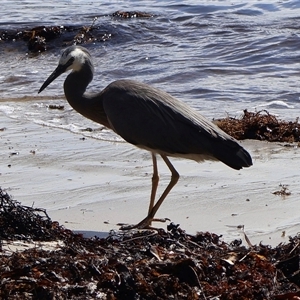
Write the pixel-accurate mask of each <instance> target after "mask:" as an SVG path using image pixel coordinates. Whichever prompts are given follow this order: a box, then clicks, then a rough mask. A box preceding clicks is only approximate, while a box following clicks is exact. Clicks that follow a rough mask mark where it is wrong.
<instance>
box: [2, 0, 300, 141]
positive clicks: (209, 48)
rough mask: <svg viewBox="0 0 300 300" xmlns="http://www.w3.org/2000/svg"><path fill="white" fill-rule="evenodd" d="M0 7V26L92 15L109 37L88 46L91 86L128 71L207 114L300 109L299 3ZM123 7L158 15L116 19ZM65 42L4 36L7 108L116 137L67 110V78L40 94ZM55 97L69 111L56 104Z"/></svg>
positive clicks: (75, 22)
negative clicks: (33, 47) (35, 48)
mask: <svg viewBox="0 0 300 300" xmlns="http://www.w3.org/2000/svg"><path fill="white" fill-rule="evenodd" d="M1 4H2V9H1V11H0V33H1V32H5V31H7V30H31V29H32V28H34V27H36V26H43V25H46V26H75V27H76V26H77V27H78V28H82V27H83V26H90V25H91V24H92V23H93V21H94V20H95V23H94V28H95V32H96V31H97V32H98V33H103V34H107V35H109V36H110V38H109V39H108V40H106V41H105V42H103V41H94V42H91V43H88V44H86V45H84V46H85V47H87V48H88V49H89V51H90V52H91V55H92V57H93V60H94V65H95V76H94V80H93V82H92V83H91V84H90V86H89V88H88V91H89V92H93V91H94V92H97V91H100V90H101V89H102V88H104V87H105V86H106V85H107V84H109V83H110V82H111V81H113V80H116V79H121V78H128V79H135V80H139V81H142V82H145V83H148V84H151V85H153V86H156V87H158V88H161V89H163V90H165V91H167V92H169V93H171V94H172V95H173V96H175V97H177V98H179V99H181V100H182V101H184V102H186V103H188V104H190V105H191V106H193V107H195V108H196V109H197V110H199V111H200V112H201V113H202V114H203V115H205V116H206V117H208V118H209V119H213V118H221V117H226V116H227V115H230V116H235V117H238V116H240V115H241V114H242V111H243V109H248V110H252V111H253V110H262V109H267V110H268V111H270V112H271V113H274V114H277V115H278V116H279V117H280V118H282V119H288V120H294V119H295V118H296V117H298V116H299V108H300V105H299V96H300V85H299V74H300V73H299V70H300V38H299V33H300V25H299V24H300V22H299V21H300V2H299V1H200V4H199V1H192V0H191V1H182V2H180V3H179V2H178V1H134V0H130V1H114V0H112V1H109V2H105V1H83V0H81V1H71V0H65V1H48V2H47V3H45V4H44V3H41V2H40V1H36V0H30V1H7V0H6V1H2V2H1ZM117 10H121V11H140V12H146V13H149V14H151V15H152V17H150V18H130V19H121V18H117V17H113V16H112V14H113V13H114V12H115V11H117ZM95 18H96V19H95ZM75 34H76V33H74V35H75ZM69 39H70V41H72V36H69ZM70 41H67V42H70ZM67 42H65V43H64V41H60V42H59V43H56V44H54V45H53V44H52V46H50V47H48V49H47V51H46V52H43V53H40V54H35V55H32V54H31V53H29V52H28V49H27V43H26V42H24V41H15V42H12V41H9V42H6V41H1V42H0V66H1V74H0V83H1V84H0V113H1V114H4V115H6V116H9V117H11V118H15V119H17V120H19V121H20V122H22V120H30V121H31V122H34V123H37V124H40V125H42V126H49V127H53V128H57V129H65V130H69V131H71V132H75V133H76V132H80V133H81V134H85V135H92V136H94V137H96V138H99V139H105V140H118V139H119V138H118V137H117V136H116V135H114V134H113V133H112V132H110V131H107V130H105V129H104V130H103V127H102V126H101V125H99V124H95V123H93V122H90V121H89V120H86V119H84V118H83V117H82V116H80V115H79V114H77V113H76V112H75V111H73V110H72V109H71V108H70V106H69V105H68V104H67V102H66V101H65V100H64V96H63V88H62V85H63V80H64V78H65V76H61V77H60V78H59V79H57V80H56V81H54V82H53V83H52V84H51V85H50V86H49V87H48V88H47V89H46V90H45V91H43V92H42V93H41V94H40V95H38V94H37V91H38V90H39V88H40V86H41V85H42V83H43V82H44V80H45V79H46V78H47V77H48V76H49V75H50V73H51V72H52V71H53V70H54V69H55V67H56V65H57V63H58V60H59V56H60V54H61V52H62V50H63V49H64V48H65V47H66V44H67ZM51 104H59V105H64V107H65V109H64V110H52V109H49V105H51ZM1 127H5V124H1ZM87 128H88V129H92V130H85V129H87Z"/></svg>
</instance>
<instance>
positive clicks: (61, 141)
mask: <svg viewBox="0 0 300 300" xmlns="http://www.w3.org/2000/svg"><path fill="white" fill-rule="evenodd" d="M0 124H1V126H0V127H1V128H5V129H3V131H1V133H0V138H1V143H0V152H1V157H2V161H1V171H0V173H1V175H0V178H1V187H2V189H3V190H6V191H7V192H8V193H9V194H10V195H11V196H12V197H13V198H14V199H15V200H18V201H20V202H21V203H22V204H23V205H28V206H31V205H33V206H34V207H41V208H45V209H46V210H47V212H48V214H49V216H50V217H51V218H52V220H56V221H58V222H59V223H60V224H62V225H64V226H66V227H67V228H69V229H72V230H74V231H76V232H82V233H84V234H85V235H86V236H93V235H97V236H101V237H103V236H105V235H107V233H108V232H109V231H110V230H118V228H119V226H117V223H129V224H135V223H137V222H139V221H140V220H141V219H142V218H144V217H145V215H146V212H147V209H148V202H149V194H150V188H151V176H152V165H151V157H150V155H149V153H147V152H145V151H142V150H139V149H136V148H135V147H133V146H132V145H130V144H127V143H123V142H116V143H113V142H105V141H100V140H96V139H93V138H83V136H82V135H80V134H73V133H70V132H69V131H65V130H61V129H55V128H48V127H43V126H40V125H37V124H34V123H30V122H28V123H25V121H22V122H20V121H18V120H14V119H11V118H8V117H6V116H4V115H1V116H0ZM242 145H243V146H244V147H245V148H246V149H247V150H248V151H249V152H250V153H251V155H252V157H253V163H254V165H253V166H252V167H251V168H248V169H243V170H240V171H235V170H232V169H230V168H228V167H227V166H225V165H223V164H221V163H217V162H205V163H202V164H198V163H196V162H194V161H188V160H183V159H173V160H172V162H173V163H174V166H175V168H176V169H177V170H178V172H179V173H180V174H181V178H180V180H179V182H178V184H177V185H176V187H175V188H174V189H173V191H172V192H171V193H170V195H169V196H168V198H167V199H166V200H165V202H164V203H163V205H162V206H161V208H160V210H159V211H158V214H157V217H161V218H165V217H167V218H169V219H171V221H173V222H174V223H176V224H180V226H181V228H183V229H184V230H186V231H187V232H188V233H192V234H194V233H196V232H197V231H210V232H214V233H217V234H220V235H223V238H224V240H225V241H231V240H233V239H235V238H243V234H242V233H241V231H240V230H239V229H238V226H240V225H244V228H245V232H246V234H247V236H248V237H249V238H250V241H251V242H252V243H259V242H263V243H264V244H270V245H277V244H279V243H281V242H287V241H288V236H293V235H295V234H296V233H297V232H299V231H300V216H299V193H300V185H299V181H300V174H299V172H298V167H297V166H298V162H299V161H300V153H299V149H298V148H297V147H294V146H285V145H284V144H280V143H267V142H258V141H253V140H247V141H242ZM70 149H71V150H70ZM159 172H160V187H159V190H158V194H159V193H161V192H162V190H163V188H164V187H165V186H166V184H167V183H168V180H169V172H168V170H167V169H166V167H165V166H164V164H163V163H162V162H161V161H159ZM280 185H287V188H288V191H289V192H290V193H291V195H289V196H285V197H282V196H279V195H274V194H273V192H275V191H280V190H281V189H282V187H281V186H280ZM155 225H157V226H159V227H165V226H166V224H163V223H155Z"/></svg>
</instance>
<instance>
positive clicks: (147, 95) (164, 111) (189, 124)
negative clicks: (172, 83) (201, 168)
mask: <svg viewBox="0 0 300 300" xmlns="http://www.w3.org/2000/svg"><path fill="white" fill-rule="evenodd" d="M67 70H72V72H71V73H70V74H69V75H68V76H67V78H66V80H65V83H64V91H65V95H66V98H67V100H68V102H69V103H70V105H71V106H72V107H73V108H74V109H75V110H76V111H78V112H79V113H81V114H82V115H83V116H85V117H87V118H89V119H91V120H93V121H95V122H97V123H100V124H103V125H104V126H106V127H108V128H110V129H112V130H113V131H115V132H116V133H117V134H119V135H120V136H121V137H122V138H123V139H125V140H126V141H127V142H129V143H131V144H133V145H135V146H137V147H139V148H142V149H145V150H148V151H150V152H152V158H153V167H154V175H153V185H152V193H151V203H150V207H149V213H148V216H147V218H146V219H145V220H143V221H142V222H141V223H140V224H138V225H139V227H145V226H148V225H149V224H151V220H152V219H153V218H154V215H155V213H156V211H157V210H158V208H159V206H160V204H161V203H162V201H163V200H164V198H165V197H166V196H167V194H168V193H169V191H170V190H171V189H172V187H173V186H174V185H175V184H176V182H177V180H178V178H179V174H178V173H177V171H176V170H175V169H174V167H173V166H172V164H171V163H170V161H169V160H168V158H167V157H168V156H173V157H182V158H188V159H193V160H196V161H203V160H220V161H222V162H223V163H224V164H226V165H228V166H229V167H231V168H233V169H237V170H239V169H241V168H242V167H249V166H251V165H252V160H251V157H250V155H249V154H248V152H247V151H246V150H244V148H242V147H241V146H240V145H239V144H238V143H237V142H236V140H235V139H233V138H232V137H231V136H229V135H228V134H226V133H225V132H223V131H222V130H221V129H219V128H218V127H217V126H216V125H214V124H213V123H211V122H210V121H208V120H207V119H205V118H204V117H203V116H202V115H200V114H199V113H198V112H197V111H196V110H194V109H192V108H191V107H189V106H188V105H186V104H185V103H183V102H181V101H179V100H177V99H176V98H174V97H172V96H171V95H169V94H168V93H165V92H163V91H161V90H159V89H156V88H153V87H151V86H149V85H146V84H143V83H140V82H137V81H133V80H117V81H114V82H112V83H111V84H109V85H108V86H107V87H106V88H105V89H104V90H102V91H101V92H100V93H98V94H93V95H88V94H85V90H86V87H87V86H88V84H89V83H90V81H91V80H92V78H93V70H94V68H93V65H92V62H91V57H90V55H89V53H88V52H87V50H86V49H85V48H82V47H78V46H72V47H69V48H68V49H67V50H65V52H64V53H63V54H62V57H61V59H60V63H59V66H58V67H57V69H56V70H55V71H54V72H53V73H52V74H51V75H50V76H49V78H48V79H47V80H46V81H45V83H44V84H43V86H42V87H41V89H40V91H39V92H41V91H42V90H43V89H44V88H45V87H46V86H47V85H48V84H50V83H51V82H52V81H53V80H54V79H55V78H56V77H58V76H59V75H60V74H62V73H63V72H65V71H67ZM156 154H159V155H161V156H162V158H163V159H164V161H165V162H166V164H167V165H168V167H169V168H170V170H171V172H172V180H171V182H170V184H169V185H168V187H167V188H166V190H165V192H164V193H163V195H162V196H161V197H160V199H159V200H158V202H157V204H155V205H154V198H155V193H156V188H157V184H158V172H157V165H156V157H155V155H156ZM164 194H165V195H164Z"/></svg>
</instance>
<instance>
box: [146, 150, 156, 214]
mask: <svg viewBox="0 0 300 300" xmlns="http://www.w3.org/2000/svg"><path fill="white" fill-rule="evenodd" d="M152 162H153V176H152V188H151V196H150V204H149V210H148V215H149V214H150V212H151V210H152V208H153V206H154V201H155V195H156V191H157V187H158V181H159V176H158V170H157V159H156V155H155V154H154V153H152Z"/></svg>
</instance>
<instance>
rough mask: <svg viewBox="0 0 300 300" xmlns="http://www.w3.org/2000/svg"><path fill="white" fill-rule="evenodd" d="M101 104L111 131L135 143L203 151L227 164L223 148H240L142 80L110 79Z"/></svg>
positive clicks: (184, 151) (172, 150) (170, 150)
mask: <svg viewBox="0 0 300 300" xmlns="http://www.w3.org/2000/svg"><path fill="white" fill-rule="evenodd" d="M103 106H104V110H105V112H106V115H107V118H108V120H109V122H110V124H111V126H112V128H113V129H114V131H115V132H116V133H117V134H119V135H120V136H121V137H123V138H124V139H125V140H126V141H127V142H129V143H131V144H134V145H137V146H141V147H145V148H150V149H153V150H154V151H158V152H164V153H166V154H170V155H172V154H189V155H190V154H196V155H197V154H200V155H205V156H208V157H211V158H217V159H220V160H221V161H223V162H224V163H226V164H228V165H230V163H228V162H226V161H224V160H223V159H222V156H224V155H225V156H227V154H226V153H225V152H228V151H229V152H236V151H237V150H239V148H241V147H240V146H239V145H238V144H237V143H236V142H235V140H234V139H233V138H231V137H230V136H228V135H227V134H225V133H224V132H223V131H221V130H220V129H218V128H217V127H216V126H215V125H214V124H212V123H211V122H209V121H208V120H206V119H205V118H204V117H202V116H201V115H200V114H198V113H197V112H196V111H195V110H193V109H191V108H190V107H189V106H187V105H185V104H184V103H182V102H180V101H178V100H177V99H175V98H173V97H171V96H170V95H169V94H167V93H164V92H162V91H160V90H157V89H154V88H152V87H150V86H147V85H144V84H140V83H136V82H132V81H116V82H114V83H113V84H111V85H110V86H108V87H107V88H106V90H105V92H104V102H103ZM220 155H221V157H220ZM226 159H227V158H226ZM230 166H232V164H231V165H230ZM232 167H234V168H240V167H235V166H232Z"/></svg>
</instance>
